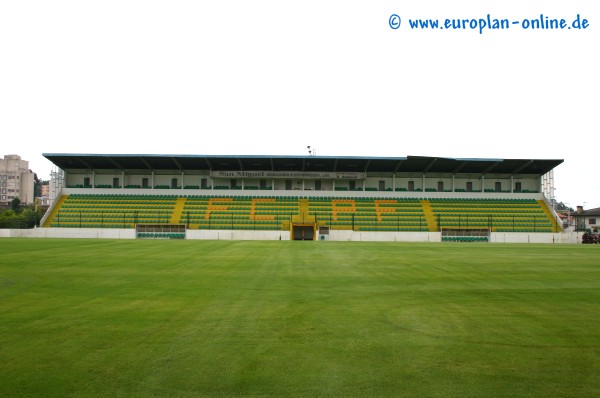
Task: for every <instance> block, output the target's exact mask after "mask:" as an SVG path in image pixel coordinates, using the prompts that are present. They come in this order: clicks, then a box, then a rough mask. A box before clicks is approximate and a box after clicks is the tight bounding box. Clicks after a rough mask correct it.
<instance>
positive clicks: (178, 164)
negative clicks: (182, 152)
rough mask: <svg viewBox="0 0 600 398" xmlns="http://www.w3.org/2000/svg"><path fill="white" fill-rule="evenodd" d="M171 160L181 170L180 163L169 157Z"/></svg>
mask: <svg viewBox="0 0 600 398" xmlns="http://www.w3.org/2000/svg"><path fill="white" fill-rule="evenodd" d="M171 160H172V161H173V163H175V166H177V168H178V169H179V171H183V167H181V164H180V163H179V162H178V161H177V159H175V158H171Z"/></svg>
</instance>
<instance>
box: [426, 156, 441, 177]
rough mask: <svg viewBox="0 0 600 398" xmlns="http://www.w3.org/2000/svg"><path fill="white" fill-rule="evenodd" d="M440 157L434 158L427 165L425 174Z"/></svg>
mask: <svg viewBox="0 0 600 398" xmlns="http://www.w3.org/2000/svg"><path fill="white" fill-rule="evenodd" d="M437 161H438V159H437V158H434V159H433V160H432V161H431V162H429V164H428V165H427V166H426V167H425V169H424V170H423V174H425V173H427V172H428V171H429V170H431V168H432V167H433V165H434V164H435V162H437Z"/></svg>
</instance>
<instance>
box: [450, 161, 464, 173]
mask: <svg viewBox="0 0 600 398" xmlns="http://www.w3.org/2000/svg"><path fill="white" fill-rule="evenodd" d="M466 165H467V162H466V161H463V162H461V163H460V164H459V165H458V167H456V168H455V169H454V170H452V173H454V174H456V173H460V171H461V170H462V168H463V167H465V166H466Z"/></svg>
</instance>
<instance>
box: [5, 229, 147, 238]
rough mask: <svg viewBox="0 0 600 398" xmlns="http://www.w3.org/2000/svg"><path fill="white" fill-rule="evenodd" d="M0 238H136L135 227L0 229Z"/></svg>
mask: <svg viewBox="0 0 600 398" xmlns="http://www.w3.org/2000/svg"><path fill="white" fill-rule="evenodd" d="M0 238H83V239H135V229H112V228H35V229H0Z"/></svg>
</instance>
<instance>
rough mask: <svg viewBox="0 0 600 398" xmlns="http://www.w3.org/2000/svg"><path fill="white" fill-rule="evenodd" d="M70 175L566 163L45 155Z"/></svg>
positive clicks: (536, 169) (524, 168)
mask: <svg viewBox="0 0 600 398" xmlns="http://www.w3.org/2000/svg"><path fill="white" fill-rule="evenodd" d="M43 156H44V157H46V158H47V159H48V160H50V161H51V162H52V163H54V164H55V165H56V166H58V167H59V168H61V169H62V170H65V171H67V172H74V171H81V170H96V171H100V170H115V169H118V170H181V171H184V170H186V171H192V170H214V171H322V172H325V171H328V172H366V173H378V172H382V173H467V174H536V175H543V174H546V173H547V172H548V171H550V170H552V169H553V168H555V167H556V166H558V165H559V164H561V163H562V162H563V160H562V159H545V160H542V159H454V158H443V157H427V156H407V157H363V156H283V155H274V156H267V155H265V156H255V155H248V156H245V155H244V156H233V155H108V154H64V153H45V154H43Z"/></svg>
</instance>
